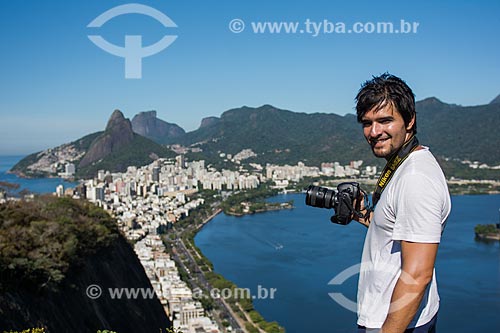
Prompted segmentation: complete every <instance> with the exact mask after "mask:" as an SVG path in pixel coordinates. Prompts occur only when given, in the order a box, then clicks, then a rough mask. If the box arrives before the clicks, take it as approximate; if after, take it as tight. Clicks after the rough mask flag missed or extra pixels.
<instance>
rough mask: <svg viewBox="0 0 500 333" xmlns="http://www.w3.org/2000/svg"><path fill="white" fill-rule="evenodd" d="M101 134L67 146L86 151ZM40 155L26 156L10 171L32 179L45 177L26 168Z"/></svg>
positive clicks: (88, 136) (43, 174) (90, 135)
mask: <svg viewBox="0 0 500 333" xmlns="http://www.w3.org/2000/svg"><path fill="white" fill-rule="evenodd" d="M102 133H103V132H96V133H92V134H89V135H86V136H84V137H83V138H80V139H78V140H76V141H73V142H71V143H69V145H72V146H74V147H75V148H76V149H77V150H79V151H86V150H88V148H89V147H90V145H91V144H92V142H93V141H94V140H95V139H96V138H97V137H98V136H99V135H101V134H102ZM40 153H41V152H37V153H33V154H31V155H28V156H26V157H25V158H23V159H22V160H20V161H19V162H18V163H17V164H16V165H14V166H13V167H12V169H11V171H14V172H20V173H23V174H25V175H26V176H28V177H33V178H37V177H46V176H47V174H45V173H39V172H32V171H30V170H29V169H28V166H30V165H32V164H33V163H35V162H36V161H38V155H39V154H40ZM78 162H79V161H75V162H74V163H75V164H78Z"/></svg>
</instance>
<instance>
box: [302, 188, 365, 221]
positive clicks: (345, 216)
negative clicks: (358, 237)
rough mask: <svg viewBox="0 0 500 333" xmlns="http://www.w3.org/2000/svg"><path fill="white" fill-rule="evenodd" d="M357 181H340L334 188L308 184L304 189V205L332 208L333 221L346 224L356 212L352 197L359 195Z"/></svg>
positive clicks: (359, 189)
mask: <svg viewBox="0 0 500 333" xmlns="http://www.w3.org/2000/svg"><path fill="white" fill-rule="evenodd" d="M360 192H361V188H360V187H359V183H356V182H345V183H340V184H339V185H338V186H337V189H336V190H332V189H329V188H326V187H321V186H314V185H309V187H308V188H307V191H306V205H308V206H312V207H319V208H327V209H330V208H333V209H334V210H335V214H334V215H333V216H332V217H331V218H330V220H331V221H332V222H333V223H337V224H342V225H347V224H349V223H350V222H351V221H352V219H353V216H354V214H355V213H356V214H357V212H356V210H355V208H354V207H353V202H354V199H356V198H358V197H359V194H360Z"/></svg>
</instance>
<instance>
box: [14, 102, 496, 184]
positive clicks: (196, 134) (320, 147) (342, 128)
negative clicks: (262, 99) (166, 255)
mask: <svg viewBox="0 0 500 333" xmlns="http://www.w3.org/2000/svg"><path fill="white" fill-rule="evenodd" d="M498 99H499V97H497V98H495V100H494V101H496V100H498ZM416 110H417V125H418V126H417V130H418V133H417V135H418V138H419V140H420V142H421V143H422V144H424V145H426V146H429V147H430V148H431V151H432V152H433V153H434V154H435V155H436V156H437V157H439V158H441V159H457V160H459V161H466V160H469V161H478V162H480V164H483V163H486V164H488V165H490V166H496V165H500V136H498V135H497V133H498V128H500V103H496V102H495V103H493V101H492V103H489V104H485V105H478V106H461V105H456V104H448V103H444V102H442V101H440V100H439V99H438V98H436V97H429V98H426V99H424V100H421V101H418V102H417V103H416ZM134 119H136V121H137V122H138V123H139V125H141V126H143V130H144V131H146V132H147V131H149V132H148V133H149V134H151V131H152V132H154V133H156V134H158V133H160V132H161V131H156V132H155V129H157V128H159V127H162V126H166V125H165V124H167V125H173V127H170V128H171V129H172V128H173V129H174V132H175V135H171V134H168V133H170V132H168V131H166V132H161V133H167V135H166V136H161V135H160V137H158V136H155V141H156V142H154V141H152V140H150V139H147V138H145V137H143V136H141V135H139V134H137V133H134V132H133V130H132V129H133V128H132V125H131V123H130V121H129V120H128V119H125V117H124V116H123V114H122V113H121V112H120V111H118V110H116V111H115V112H113V115H112V116H111V118H110V120H109V122H108V125H107V126H106V130H105V131H104V132H98V133H94V134H92V135H88V136H86V137H84V138H82V139H79V140H77V141H74V142H72V143H70V144H65V145H62V146H59V147H56V148H53V149H47V150H46V151H43V152H40V153H36V154H32V155H30V156H28V157H26V158H25V159H23V160H21V161H20V162H19V163H18V164H17V165H16V166H14V168H13V169H12V170H13V171H14V172H16V173H18V174H20V175H28V176H30V175H34V176H38V175H42V176H43V172H45V171H44V170H43V169H42V170H41V168H40V167H39V166H40V165H43V166H45V167H46V168H45V169H47V166H50V165H52V164H53V163H54V162H57V161H58V160H60V156H64V157H65V156H68V152H71V151H73V152H74V153H73V155H74V156H75V157H74V158H73V159H72V160H70V161H77V162H80V164H79V168H77V176H78V177H86V176H91V175H94V174H95V173H96V172H97V170H100V169H106V170H110V171H112V172H113V171H124V170H125V169H126V167H127V166H129V165H135V166H139V165H145V164H148V163H150V162H151V161H152V160H154V159H155V158H158V157H171V156H174V155H175V153H174V152H173V151H172V150H170V149H169V148H168V147H167V146H162V145H161V143H164V142H165V141H168V144H171V145H173V144H179V145H182V146H184V147H188V148H193V149H192V150H191V152H189V151H190V149H186V150H185V151H187V152H188V153H187V154H188V155H187V157H188V158H191V159H205V160H206V161H207V163H220V162H221V158H220V156H221V153H225V154H232V155H235V154H237V153H239V152H240V151H242V150H244V149H251V150H252V151H253V152H254V153H255V154H256V156H253V157H251V158H248V159H247V160H246V162H254V163H261V164H264V165H265V164H266V163H273V164H296V163H298V162H303V163H305V164H306V165H316V166H319V165H320V164H321V163H322V162H334V161H337V162H340V163H342V164H346V163H349V162H350V161H355V160H363V161H365V165H366V164H368V165H378V166H381V165H383V161H382V160H380V159H377V158H375V157H374V156H373V154H372V152H371V150H370V148H369V147H368V145H367V144H366V142H365V139H364V138H363V134H362V129H361V125H360V124H359V123H358V122H357V120H356V116H355V115H353V114H346V115H344V116H339V115H337V114H333V113H303V112H294V111H289V110H283V109H279V108H277V107H274V106H272V105H269V104H265V105H262V106H260V107H248V106H243V107H240V108H234V109H230V110H227V111H225V112H223V113H222V115H221V116H220V117H206V118H204V119H203V120H202V121H201V125H200V127H199V128H198V129H196V130H194V131H191V132H187V133H185V132H184V133H183V134H181V133H182V132H183V131H184V130H182V129H181V128H180V127H179V129H180V130H179V129H177V130H178V131H177V130H175V128H176V127H175V126H177V125H175V124H169V123H167V122H165V121H162V120H161V119H158V118H157V117H156V112H155V111H149V112H141V113H139V114H138V115H137V116H136V117H134ZM159 124H160V125H159ZM157 125H158V126H157ZM166 128H167V127H164V128H163V130H165V129H166ZM181 130H182V132H181ZM138 131H139V130H138ZM144 131H143V133H144ZM164 140H165V141H164ZM90 142H91V144H90ZM194 148H196V149H194ZM61 151H63V153H60V152H61ZM55 152H59V154H56V153H55ZM81 156H83V158H81ZM455 162H456V163H458V164H460V162H457V161H455ZM73 163H75V165H76V164H77V163H76V162H73ZM40 170H41V171H42V172H39V171H40ZM52 174H53V173H52Z"/></svg>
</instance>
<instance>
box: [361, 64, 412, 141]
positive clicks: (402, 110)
mask: <svg viewBox="0 0 500 333" xmlns="http://www.w3.org/2000/svg"><path fill="white" fill-rule="evenodd" d="M387 103H390V104H391V105H392V106H393V107H395V108H396V110H397V111H398V112H399V114H400V115H401V116H402V117H403V120H404V122H405V125H406V126H408V124H409V123H410V121H411V120H412V118H413V117H415V122H414V124H413V127H412V131H413V134H417V112H416V111H415V95H414V94H413V91H412V90H411V89H410V87H408V85H407V84H406V82H405V81H403V80H402V79H400V78H399V77H397V76H394V75H392V74H389V73H384V74H382V75H380V76H374V77H373V78H372V79H371V80H369V81H366V82H365V83H363V85H362V86H361V88H360V89H359V92H358V94H357V95H356V114H357V116H358V122H360V123H361V119H362V118H363V116H364V115H365V114H366V113H367V112H368V111H370V110H371V109H373V108H375V110H378V109H381V108H382V107H384V106H385V105H386V104H387Z"/></svg>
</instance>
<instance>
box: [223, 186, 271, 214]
mask: <svg viewBox="0 0 500 333" xmlns="http://www.w3.org/2000/svg"><path fill="white" fill-rule="evenodd" d="M277 194H278V190H276V189H272V188H271V187H269V185H268V184H267V183H263V184H260V185H259V187H258V188H256V189H251V190H245V191H241V192H238V193H235V194H232V195H231V196H229V197H228V198H226V199H225V200H224V201H223V202H222V203H221V205H220V207H221V208H222V210H223V211H224V213H226V214H242V213H243V206H242V205H241V203H242V202H251V203H254V204H255V203H259V202H263V201H264V199H266V198H268V197H272V196H275V195H277ZM256 207H260V206H259V205H257V206H256Z"/></svg>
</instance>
